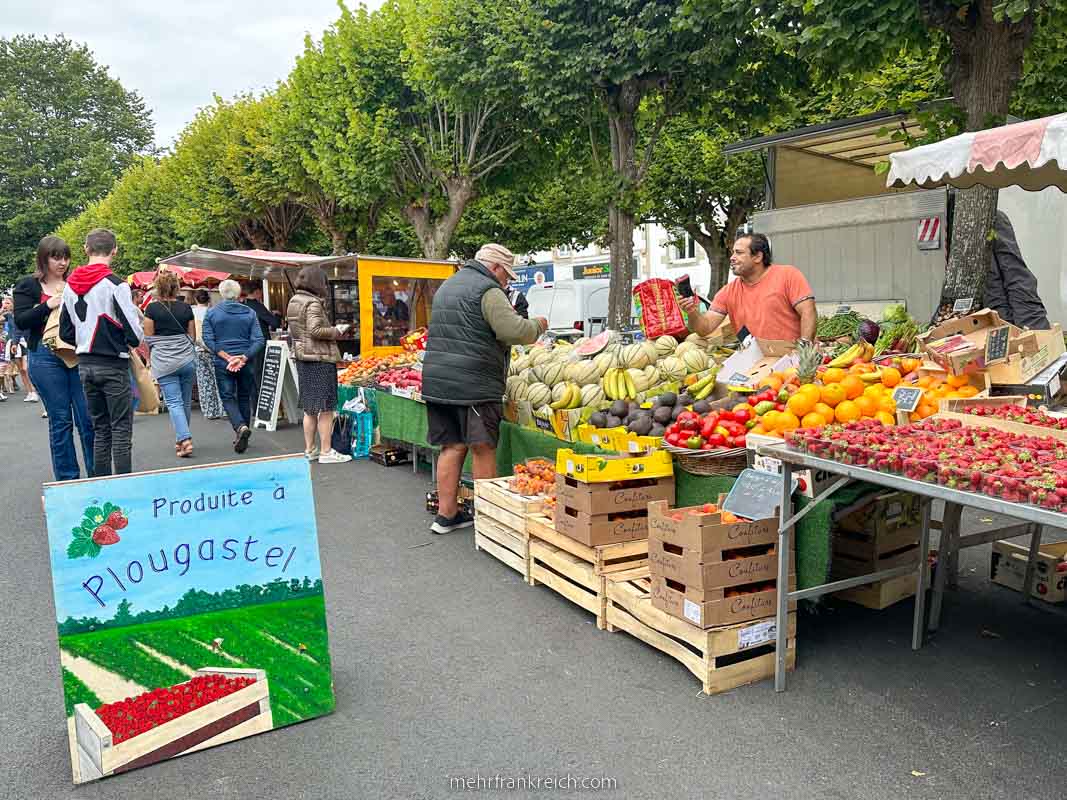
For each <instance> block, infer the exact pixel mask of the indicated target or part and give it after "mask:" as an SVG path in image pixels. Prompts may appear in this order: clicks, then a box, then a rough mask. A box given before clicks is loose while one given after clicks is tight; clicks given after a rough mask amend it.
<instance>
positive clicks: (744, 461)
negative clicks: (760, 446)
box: [663, 443, 748, 477]
mask: <svg viewBox="0 0 1067 800" xmlns="http://www.w3.org/2000/svg"><path fill="white" fill-rule="evenodd" d="M663 449H664V450H666V451H667V452H669V453H670V454H671V455H672V456H674V459H675V461H677V462H678V466H679V467H681V468H682V469H683V470H685V471H686V472H688V473H690V474H692V475H727V476H734V477H736V476H737V475H740V474H741V471H742V470H743V469H745V467H747V466H748V451H747V450H745V448H743V447H734V448H731V449H729V450H690V449H688V448H681V447H673V446H672V445H669V444H667V443H664V444H663Z"/></svg>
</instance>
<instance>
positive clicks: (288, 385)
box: [252, 340, 297, 431]
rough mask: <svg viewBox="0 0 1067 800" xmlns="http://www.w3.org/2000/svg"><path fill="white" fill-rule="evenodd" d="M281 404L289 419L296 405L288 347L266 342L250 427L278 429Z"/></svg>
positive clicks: (279, 343)
mask: <svg viewBox="0 0 1067 800" xmlns="http://www.w3.org/2000/svg"><path fill="white" fill-rule="evenodd" d="M283 400H284V401H285V405H286V416H287V417H288V418H289V421H290V422H294V421H295V420H294V419H293V417H294V413H295V409H296V404H297V388H296V376H295V375H294V374H293V369H292V362H291V361H290V359H289V345H287V344H286V343H285V342H280V341H274V340H272V341H269V342H267V344H266V349H265V351H264V353H263V372H262V373H261V374H260V376H259V398H258V399H257V401H256V407H255V409H254V411H253V414H252V427H253V428H266V429H267V430H268V431H274V430H277V428H278V410H279V408H280V407H281V405H282V401H283Z"/></svg>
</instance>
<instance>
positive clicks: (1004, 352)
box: [985, 325, 1011, 367]
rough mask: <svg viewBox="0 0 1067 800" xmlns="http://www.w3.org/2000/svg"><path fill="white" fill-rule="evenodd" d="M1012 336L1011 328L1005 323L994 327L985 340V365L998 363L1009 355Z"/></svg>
mask: <svg viewBox="0 0 1067 800" xmlns="http://www.w3.org/2000/svg"><path fill="white" fill-rule="evenodd" d="M1010 336H1011V328H1010V327H1009V326H1007V325H1005V326H1004V327H1002V328H994V329H993V330H991V331H990V332H989V335H988V336H987V337H986V340H985V365H986V366H987V367H988V366H989V365H990V364H997V363H999V362H1001V361H1003V360H1004V359H1006V358H1007V357H1008V338H1009V337H1010Z"/></svg>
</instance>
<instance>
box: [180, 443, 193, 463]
mask: <svg viewBox="0 0 1067 800" xmlns="http://www.w3.org/2000/svg"><path fill="white" fill-rule="evenodd" d="M177 447H178V455H179V456H180V457H181V458H192V457H193V440H192V439H186V440H185V441H183V442H179V443H178V445H177Z"/></svg>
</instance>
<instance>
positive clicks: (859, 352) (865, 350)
mask: <svg viewBox="0 0 1067 800" xmlns="http://www.w3.org/2000/svg"><path fill="white" fill-rule="evenodd" d="M857 358H858V359H859V360H860V361H870V360H871V359H872V358H874V345H873V344H870V343H869V342H856V343H855V344H854V345H852V346H851V347H850V348H848V349H847V350H846V351H845V352H843V353H842V354H841V355H839V356H837V357H836V358H834V359H833V360H832V361H831V362H830V363H829V364H827V365H826V366H828V367H847V366H849V365H850V364H851V363H852V362H853V361H855V360H856V359H857Z"/></svg>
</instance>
